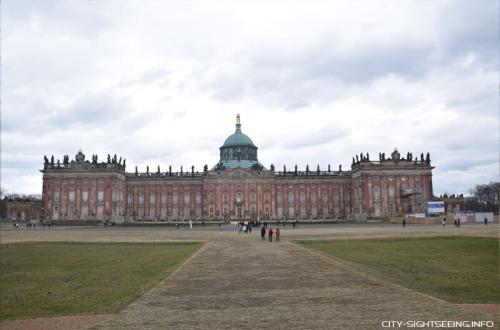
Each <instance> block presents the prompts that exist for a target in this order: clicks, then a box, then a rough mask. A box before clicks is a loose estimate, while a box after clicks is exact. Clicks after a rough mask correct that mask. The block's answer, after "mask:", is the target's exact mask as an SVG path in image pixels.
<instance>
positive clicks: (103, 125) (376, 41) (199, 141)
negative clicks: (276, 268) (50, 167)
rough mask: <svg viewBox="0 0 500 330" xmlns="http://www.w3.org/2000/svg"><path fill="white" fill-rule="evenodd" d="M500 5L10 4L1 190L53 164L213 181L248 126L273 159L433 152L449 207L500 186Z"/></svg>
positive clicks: (4, 46)
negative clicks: (460, 196) (113, 157)
mask: <svg viewBox="0 0 500 330" xmlns="http://www.w3.org/2000/svg"><path fill="white" fill-rule="evenodd" d="M498 12H499V8H498V2H497V1H493V0H483V1H481V0H479V1H477V0H476V1H469V0H464V1H422V0H418V1H410V0H401V1H396V0H392V1H382V0H381V1H375V0H371V1H368V0H367V1H361V0H357V1H227V2H224V1H139V0H137V1H123V0H119V1H118V0H115V1H113V0H101V1H49V0H47V1H40V0H33V1H24V0H3V1H2V3H1V97H2V98H1V148H2V149H1V180H2V181H1V185H2V186H3V187H5V188H6V189H7V191H8V192H10V193H14V192H17V193H40V192H41V188H42V180H41V178H42V177H41V174H40V173H39V171H38V170H39V169H40V168H41V167H42V161H43V155H44V154H46V155H48V156H49V157H50V155H52V154H54V155H55V157H56V159H57V158H60V159H61V160H62V157H63V155H64V154H69V155H70V156H71V158H73V157H74V155H75V154H76V152H77V150H78V149H79V148H81V149H82V150H83V151H84V153H86V154H87V156H88V157H90V155H91V154H94V153H96V154H98V155H99V157H100V159H102V160H104V158H105V157H106V155H107V154H108V153H111V154H114V153H117V154H118V155H119V156H123V157H125V158H127V169H128V171H130V172H132V171H133V170H134V166H135V165H137V166H139V169H140V170H145V167H146V165H147V164H149V165H150V167H152V168H156V166H157V165H160V166H161V167H162V170H165V169H166V168H167V167H168V165H172V166H173V168H174V170H176V169H179V168H180V166H181V165H184V168H190V167H191V165H195V166H196V168H198V169H201V168H202V167H203V165H204V164H208V165H209V166H210V167H211V166H212V165H214V164H215V163H216V162H217V161H218V148H219V147H220V146H221V144H222V143H223V141H224V139H225V138H226V137H227V136H228V135H229V134H231V133H232V132H233V131H234V122H235V116H236V114H237V113H240V114H241V118H242V129H243V132H244V133H246V134H248V135H249V136H250V137H251V138H252V140H253V141H254V143H255V144H256V145H257V146H258V147H259V151H258V156H259V160H260V161H261V162H262V163H263V164H264V165H265V166H269V165H270V164H271V163H273V164H275V166H277V167H278V168H282V166H283V165H284V164H286V165H287V166H288V167H292V166H294V165H295V164H298V165H299V167H302V168H305V166H306V164H310V166H313V168H315V167H316V165H317V164H320V166H321V167H323V168H326V167H327V165H328V164H331V165H332V167H333V168H337V167H338V164H340V163H341V164H343V165H344V169H346V168H349V167H350V163H351V159H352V156H353V155H355V154H359V153H361V152H365V153H366V152H369V153H370V154H371V155H372V158H377V157H378V156H376V155H378V153H379V152H386V153H390V152H391V151H392V150H393V149H394V147H397V148H398V149H399V150H400V151H401V152H402V153H403V154H406V152H413V154H414V155H415V154H418V155H420V153H421V152H428V151H429V152H430V153H431V158H432V164H433V165H434V166H436V169H435V170H434V192H435V194H440V193H444V192H453V193H468V191H469V189H470V188H471V187H472V186H474V185H476V184H479V183H486V182H488V181H491V180H497V177H498V144H497V143H498V127H499V126H498V114H499V113H498V109H499V105H498V46H499V45H498V23H499V22H498Z"/></svg>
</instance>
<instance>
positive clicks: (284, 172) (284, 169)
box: [283, 165, 286, 175]
mask: <svg viewBox="0 0 500 330" xmlns="http://www.w3.org/2000/svg"><path fill="white" fill-rule="evenodd" d="M283 175H286V165H283Z"/></svg>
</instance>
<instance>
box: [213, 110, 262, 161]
mask: <svg viewBox="0 0 500 330" xmlns="http://www.w3.org/2000/svg"><path fill="white" fill-rule="evenodd" d="M219 150H220V160H219V162H218V163H217V164H216V165H215V166H214V167H213V168H212V170H221V169H232V168H236V167H241V168H248V169H255V170H261V169H264V166H262V164H261V163H259V161H258V159H257V147H256V146H255V145H254V144H253V142H252V140H251V139H250V138H249V137H248V136H247V135H246V134H243V133H242V132H241V123H240V115H239V114H238V116H236V132H234V133H233V134H231V135H229V137H228V138H227V139H226V141H224V144H223V145H222V147H220V148H219Z"/></svg>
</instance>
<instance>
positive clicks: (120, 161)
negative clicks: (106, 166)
mask: <svg viewBox="0 0 500 330" xmlns="http://www.w3.org/2000/svg"><path fill="white" fill-rule="evenodd" d="M118 164H120V165H121V164H122V158H121V157H120V160H119V161H118Z"/></svg>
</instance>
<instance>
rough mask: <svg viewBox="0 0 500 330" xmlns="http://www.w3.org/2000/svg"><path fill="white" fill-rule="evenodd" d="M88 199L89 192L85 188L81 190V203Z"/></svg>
mask: <svg viewBox="0 0 500 330" xmlns="http://www.w3.org/2000/svg"><path fill="white" fill-rule="evenodd" d="M88 200H89V192H88V191H87V190H84V191H82V203H84V204H85V203H87V202H88Z"/></svg>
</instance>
